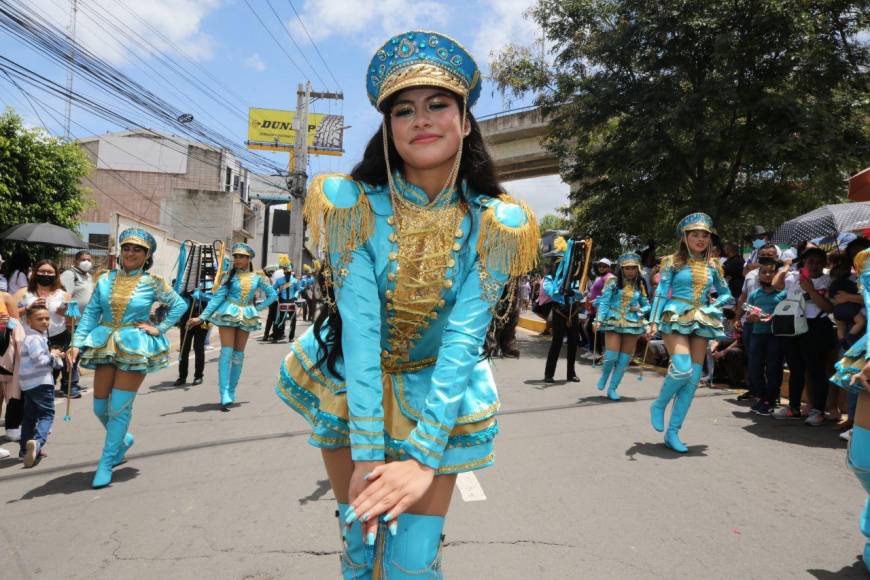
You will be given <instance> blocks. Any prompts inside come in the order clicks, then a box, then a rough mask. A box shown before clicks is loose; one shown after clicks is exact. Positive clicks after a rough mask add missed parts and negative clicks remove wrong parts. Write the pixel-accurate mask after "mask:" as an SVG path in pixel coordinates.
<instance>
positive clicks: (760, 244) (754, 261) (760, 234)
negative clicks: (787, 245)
mask: <svg viewBox="0 0 870 580" xmlns="http://www.w3.org/2000/svg"><path fill="white" fill-rule="evenodd" d="M748 238H749V240H750V244H751V245H752V252H751V253H750V254H749V259H748V260H746V263H745V264H744V265H743V275H744V276H745V275H747V274H749V272H751V271H753V270H756V269H758V266H759V263H758V260H759V258H760V257H761V250H762V248H765V247H767V246H771V245H773V244H771V243H770V232H769V231H767V228H765V227H764V226H754V227H753V228H752V232H750V234H749V236H748ZM773 247H774V249H775V251H776V255H775V256H773V258H775V259H779V256H780V251H779V248H778V247H776V246H775V245H773Z"/></svg>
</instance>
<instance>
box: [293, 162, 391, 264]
mask: <svg viewBox="0 0 870 580" xmlns="http://www.w3.org/2000/svg"><path fill="white" fill-rule="evenodd" d="M331 177H333V178H334V177H338V178H341V179H348V180H350V179H351V178H350V176H348V175H344V174H340V173H327V174H324V175H318V176H317V177H315V178H314V179H313V180H312V182H311V186H310V187H309V188H308V196H307V197H306V199H305V207H304V208H303V210H302V212H303V215H304V216H305V221H306V222H307V223H308V227H309V230H310V232H311V240H312V241H313V243H314V244H315V246H317V247H323V246H325V247H326V249H327V250H328V251H329V252H330V253H338V254H341V255H342V256H344V257H347V255H349V254H350V252H352V251H353V250H355V249H356V248H357V247H359V246H360V245H362V244H364V243H365V242H366V241H367V240H368V239H369V238H370V237H371V235H372V232H373V231H374V213H373V212H372V206H371V204H370V203H369V198H368V196H367V195H366V194H365V192H364V191H363V188H362V186H360V184H358V183H356V182H354V185H356V187H358V188H359V197H358V198H357V201H356V203H355V204H354V205H352V206H350V207H337V206H336V205H334V204H333V203H332V201H330V199H329V197H327V195H326V193H324V191H323V183H324V181H325V180H327V179H329V178H331Z"/></svg>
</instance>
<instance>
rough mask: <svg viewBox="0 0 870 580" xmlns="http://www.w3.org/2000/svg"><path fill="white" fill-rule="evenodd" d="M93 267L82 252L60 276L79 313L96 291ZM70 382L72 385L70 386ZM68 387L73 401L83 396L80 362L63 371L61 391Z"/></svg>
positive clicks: (88, 253) (83, 251)
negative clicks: (80, 385)
mask: <svg viewBox="0 0 870 580" xmlns="http://www.w3.org/2000/svg"><path fill="white" fill-rule="evenodd" d="M93 267H94V260H93V258H92V257H91V254H90V252H88V251H87V250H80V251H78V252H76V255H75V264H74V265H73V267H72V268H69V269H67V270H64V271H63V273H62V274H61V275H60V283H61V284H62V285H63V287H64V289H65V290H66V291H67V292H68V293H69V295H70V296H71V297H72V299H73V300H75V301H76V302H77V303H78V305H79V312H84V311H85V307H86V306H87V305H88V302H90V301H91V294H92V293H93V291H94V279H93V276H92V275H91V270H92V269H93ZM68 381H70V382H71V383H72V384H68ZM68 386H69V387H70V388H71V395H72V398H73V399H77V398H79V397H80V396H81V390H80V389H79V365H78V361H76V364H74V365H73V367H72V368H71V369H67V367H64V369H63V372H62V374H61V377H60V390H61V391H64V392H66V390H67V387H68Z"/></svg>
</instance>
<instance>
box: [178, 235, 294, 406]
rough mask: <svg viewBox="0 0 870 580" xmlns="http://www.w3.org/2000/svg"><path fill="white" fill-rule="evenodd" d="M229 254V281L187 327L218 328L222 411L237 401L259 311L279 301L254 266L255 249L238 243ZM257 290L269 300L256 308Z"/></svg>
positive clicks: (257, 325) (221, 286) (258, 323)
mask: <svg viewBox="0 0 870 580" xmlns="http://www.w3.org/2000/svg"><path fill="white" fill-rule="evenodd" d="M230 252H231V253H232V255H233V268H232V269H231V270H230V271H229V273H228V274H227V277H226V280H224V281H222V282H221V284H220V287H219V288H218V289H217V290H215V291H214V296H212V298H211V299H210V300H209V301H208V306H207V307H206V309H205V310H203V311H202V314H200V315H199V318H191V319H190V320H189V321H188V322H187V326H188V327H193V326H197V325H198V324H201V323H202V322H203V321H205V322H211V323H212V324H214V325H215V326H217V327H218V329H219V332H220V336H221V354H220V358H219V359H218V387H219V388H220V397H221V410H222V411H229V410H230V405H232V404H233V403H235V402H236V387H238V385H239V378H241V376H242V366H243V365H244V363H245V345H246V344H247V343H248V335H249V334H250V333H251V332H252V331H254V330H259V328H260V313H259V311H260V310H265V309H266V308H269V305H270V304H272V303H273V302H274V301H275V300H277V299H278V293H277V292H275V289H274V288H273V287H272V283H271V282H270V281H269V280H268V279H267V278H266V277H265V276H263V275H261V274H259V273H257V272H254V271H253V268H252V267H251V260H252V259H253V258H254V255H255V253H254V248H252V247H251V246H249V245H248V244H242V243H238V244H234V245H233V247H232V249H231V250H230ZM257 290H262V291H263V292H264V293H265V294H266V299H265V300H264V301H263V302H261V303H260V305H259V306H254V297H255V296H256V294H257Z"/></svg>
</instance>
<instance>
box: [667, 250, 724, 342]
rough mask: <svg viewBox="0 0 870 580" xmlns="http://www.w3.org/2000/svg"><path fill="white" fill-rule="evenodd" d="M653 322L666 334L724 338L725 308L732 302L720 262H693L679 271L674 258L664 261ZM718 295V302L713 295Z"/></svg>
mask: <svg viewBox="0 0 870 580" xmlns="http://www.w3.org/2000/svg"><path fill="white" fill-rule="evenodd" d="M660 272H661V281H660V282H659V285H658V286H657V287H656V293H655V298H654V299H653V305H652V314H651V316H650V321H651V322H654V323H656V324H657V325H659V328H660V330H661V331H662V332H664V333H670V332H677V333H680V334H697V335H699V336H703V337H705V338H724V337H725V334H724V331H723V327H722V307H723V306H725V305H726V304H729V303H730V302H732V301H733V297H732V296H731V291H730V290H729V289H728V283H727V282H726V281H725V277H724V275H723V274H722V268H721V266H720V265H719V263H718V262H714V261H712V260H711V261H709V262H708V261H705V260H693V259H690V260H689V261H688V263H687V264H685V265H684V266H682V267H681V268H679V269H676V268H675V267H674V260H673V256H667V257H665V258H664V260H663V261H662V266H661V270H660ZM713 292H715V293H716V295H717V297H716V299H712V298H711V295H712V294H713Z"/></svg>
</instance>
